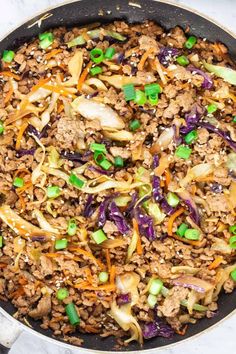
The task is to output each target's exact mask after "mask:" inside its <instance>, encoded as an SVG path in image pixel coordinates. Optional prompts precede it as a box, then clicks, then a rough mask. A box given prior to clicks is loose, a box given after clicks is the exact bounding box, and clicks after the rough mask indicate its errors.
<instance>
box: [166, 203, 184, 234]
mask: <svg viewBox="0 0 236 354" xmlns="http://www.w3.org/2000/svg"><path fill="white" fill-rule="evenodd" d="M183 212H184V208H183V207H181V208H179V209H178V210H176V212H175V213H174V214H172V215H171V217H170V218H169V221H168V225H167V233H168V235H169V236H172V235H173V230H172V229H173V223H174V221H175V219H176V218H177V217H178V216H180V215H181V214H183Z"/></svg>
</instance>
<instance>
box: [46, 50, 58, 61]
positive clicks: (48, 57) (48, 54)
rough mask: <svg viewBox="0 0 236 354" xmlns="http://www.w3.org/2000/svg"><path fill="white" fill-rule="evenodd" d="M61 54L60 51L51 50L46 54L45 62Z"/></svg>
mask: <svg viewBox="0 0 236 354" xmlns="http://www.w3.org/2000/svg"><path fill="white" fill-rule="evenodd" d="M61 52H62V49H53V50H52V51H51V52H49V53H47V54H46V56H45V59H46V60H49V59H51V58H52V57H55V55H57V54H59V53H61Z"/></svg>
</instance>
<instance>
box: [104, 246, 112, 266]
mask: <svg viewBox="0 0 236 354" xmlns="http://www.w3.org/2000/svg"><path fill="white" fill-rule="evenodd" d="M105 255H106V263H107V269H108V271H109V272H110V271H111V256H110V250H109V248H106V249H105Z"/></svg>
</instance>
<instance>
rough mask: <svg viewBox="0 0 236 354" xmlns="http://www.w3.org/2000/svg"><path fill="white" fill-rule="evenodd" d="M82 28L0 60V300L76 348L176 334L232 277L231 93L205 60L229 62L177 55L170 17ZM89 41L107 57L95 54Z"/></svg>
mask: <svg viewBox="0 0 236 354" xmlns="http://www.w3.org/2000/svg"><path fill="white" fill-rule="evenodd" d="M95 27H96V26H95ZM86 31H87V29H86V30H85V29H84V28H77V27H74V28H72V29H70V30H68V29H66V28H62V27H60V28H57V29H53V30H52V33H53V36H54V40H53V42H52V43H51V45H50V46H49V47H48V48H45V49H42V48H41V45H40V41H39V39H38V38H35V39H32V41H31V42H30V43H25V44H24V45H22V46H21V47H20V48H19V49H18V50H17V51H16V53H15V57H14V60H13V61H12V62H11V63H8V64H6V63H5V62H4V61H3V60H2V61H1V70H0V90H1V97H0V120H1V121H0V228H1V239H0V244H1V243H2V246H1V248H0V257H1V259H0V298H1V299H3V300H6V301H12V303H13V305H14V306H15V307H16V308H17V312H16V314H15V316H16V317H17V318H18V319H19V320H21V321H23V320H25V318H27V320H28V321H29V322H30V321H31V320H32V319H36V320H40V321H41V327H42V328H43V329H48V328H50V329H51V330H52V331H53V333H54V335H56V336H60V337H61V338H63V339H64V340H65V341H67V342H69V343H73V344H75V345H82V343H83V340H82V333H94V334H96V335H100V336H102V337H107V336H110V335H113V336H115V337H116V338H117V341H118V344H119V345H120V343H121V342H122V343H123V344H125V345H127V343H124V340H125V339H124V338H125V337H127V336H129V335H132V336H133V338H137V340H138V341H139V342H140V343H142V340H143V338H142V334H141V333H142V328H145V325H147V326H150V325H151V324H152V322H153V321H154V320H155V321H162V322H163V324H162V325H163V326H166V330H167V331H168V333H172V331H173V330H174V331H175V332H176V333H181V330H183V328H185V327H184V326H183V325H185V324H186V323H195V322H196V321H198V320H200V319H201V318H202V317H207V318H210V317H212V316H213V315H214V312H215V311H216V310H217V308H218V304H217V300H218V295H219V293H220V292H221V291H225V292H226V293H230V292H232V291H233V289H234V287H235V281H234V280H235V269H236V264H235V242H234V239H232V238H231V237H232V236H233V235H234V234H235V223H236V222H235V221H236V220H235V215H236V214H235V207H236V202H235V188H236V187H235V185H236V184H235V183H236V182H235V173H236V170H235V159H236V157H235V156H236V155H235V151H236V147H235V146H236V141H235V137H236V129H235V123H233V116H235V115H236V103H235V99H234V97H235V88H234V87H233V85H231V84H229V83H228V82H227V80H225V81H224V80H223V79H222V78H219V77H217V76H216V75H213V74H211V73H209V72H208V71H207V70H206V64H205V61H206V62H207V63H208V64H219V65H220V66H225V67H226V68H228V67H231V68H232V69H233V68H234V65H233V61H232V59H231V58H230V57H229V56H228V54H227V49H226V48H225V46H223V45H222V44H220V43H215V44H213V43H209V42H208V41H207V40H202V39H200V38H199V39H198V40H197V43H196V44H195V45H194V47H193V48H192V49H191V50H187V49H186V47H185V42H186V40H187V37H188V34H187V33H185V32H184V31H183V30H182V29H181V28H180V27H176V28H174V29H172V30H170V31H169V32H165V31H164V30H163V29H162V28H161V27H160V26H158V25H157V24H155V23H154V22H150V21H149V22H145V23H143V24H134V25H129V24H126V23H125V22H114V23H111V24H107V25H104V26H103V27H102V28H95V32H92V33H94V35H95V37H96V38H89V36H91V32H88V33H87V34H86V33H85V32H86ZM77 37H78V38H77ZM113 37H114V38H113ZM68 42H70V43H69V45H67V43H68ZM77 43H83V45H82V46H80V45H77ZM94 48H99V49H100V50H102V51H103V53H105V52H106V51H107V49H108V48H110V49H109V51H111V53H113V56H112V58H111V59H109V60H102V61H101V62H100V63H99V64H98V65H95V63H94V62H93V60H94V59H93V52H92V53H91V51H92V50H93V49H94ZM111 48H112V49H111ZM181 55H182V56H183V55H184V56H186V57H187V59H188V61H189V63H190V64H187V65H180V64H181V62H180V61H179V60H178V59H177V57H178V56H181ZM194 68H195V69H196V71H195V70H194ZM94 70H95V71H96V70H98V71H99V73H98V74H96V72H95V73H94ZM206 82H207V83H206ZM124 85H128V87H127V86H126V87H125V86H124ZM206 85H207V89H206ZM126 90H128V92H127V91H126ZM129 94H130V95H131V96H132V97H131V96H130V97H129ZM127 96H128V97H127ZM210 104H214V105H215V106H210V107H209V105H210ZM2 241H3V242H2ZM232 271H234V272H233V273H232ZM176 282H177V283H176ZM173 284H176V285H177V284H178V286H174V285H173ZM149 295H150V296H149ZM68 305H69V307H70V306H72V307H73V306H74V310H75V311H76V312H77V314H78V316H79V317H80V323H79V325H77V326H74V325H73V323H72V322H71V319H70V318H68V316H67V313H68V311H66V309H67V310H68V308H67V306H68ZM199 306H200V307H199ZM199 308H200V310H201V311H199ZM127 316H129V321H126V322H125V323H123V319H126V318H127ZM127 322H128V323H127ZM150 322H151V324H150ZM142 326H144V327H142ZM170 327H171V328H172V329H171V328H170ZM160 335H161V333H160ZM123 337H124V338H123ZM123 339H124V340H123Z"/></svg>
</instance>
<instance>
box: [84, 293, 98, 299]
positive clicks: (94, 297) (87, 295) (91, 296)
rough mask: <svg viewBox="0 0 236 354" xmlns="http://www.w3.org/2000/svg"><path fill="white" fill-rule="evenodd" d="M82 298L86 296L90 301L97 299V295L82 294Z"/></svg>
mask: <svg viewBox="0 0 236 354" xmlns="http://www.w3.org/2000/svg"><path fill="white" fill-rule="evenodd" d="M84 296H86V297H87V298H89V299H90V298H91V299H97V298H98V297H97V294H94V293H84Z"/></svg>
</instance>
